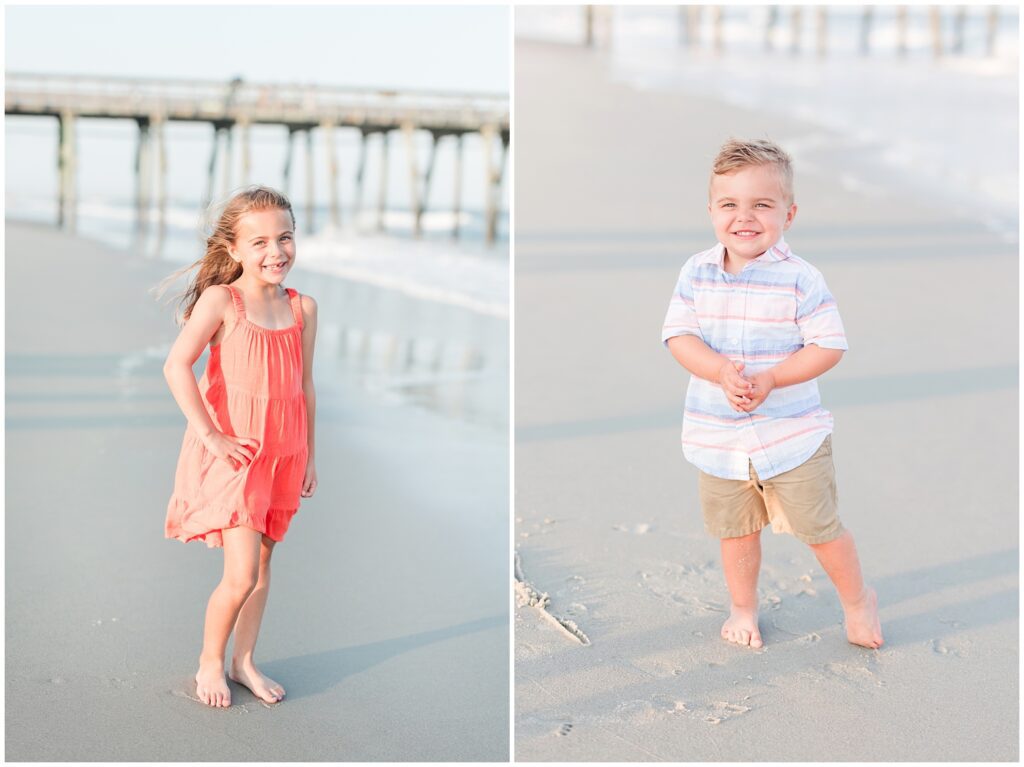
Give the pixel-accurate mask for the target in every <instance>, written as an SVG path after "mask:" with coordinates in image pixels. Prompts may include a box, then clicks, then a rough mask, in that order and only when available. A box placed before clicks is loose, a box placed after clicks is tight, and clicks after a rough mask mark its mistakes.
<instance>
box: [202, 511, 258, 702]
mask: <svg viewBox="0 0 1024 767" xmlns="http://www.w3.org/2000/svg"><path fill="white" fill-rule="evenodd" d="M221 535H222V536H223V538H224V575H223V576H222V577H221V581H220V583H219V584H217V588H215V589H214V590H213V593H212V594H211V595H210V601H209V603H208V604H207V606H206V625H205V627H204V629H203V650H202V653H200V655H199V671H198V672H196V694H197V695H198V696H199V699H200V700H201V701H202V702H203V703H205V704H206V705H208V706H230V705H231V691H230V690H229V689H228V683H227V681H226V680H225V679H224V650H225V648H226V647H227V643H228V636H229V635H230V634H231V627H232V626H234V625H235V619H236V618H237V617H238V612H239V610H241V608H242V605H243V603H244V602H245V600H246V599H247V598H248V596H249V595H250V594H251V593H252V590H253V589H254V588H255V587H256V581H257V577H258V574H259V561H260V533H259V531H257V530H252V529H251V528H248V527H232V528H227V529H225V530H222V531H221Z"/></svg>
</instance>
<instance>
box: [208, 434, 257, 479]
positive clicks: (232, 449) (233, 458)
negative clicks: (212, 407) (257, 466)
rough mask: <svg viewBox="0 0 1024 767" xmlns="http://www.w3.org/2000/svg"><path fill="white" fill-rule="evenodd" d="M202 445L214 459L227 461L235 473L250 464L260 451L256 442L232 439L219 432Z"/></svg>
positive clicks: (243, 438)
mask: <svg viewBox="0 0 1024 767" xmlns="http://www.w3.org/2000/svg"><path fill="white" fill-rule="evenodd" d="M203 444H204V445H206V449H207V450H209V451H210V452H211V453H212V454H213V455H214V456H215V457H216V458H219V459H220V460H222V461H227V462H228V463H229V464H230V465H231V468H232V469H234V470H235V471H239V470H240V469H242V468H244V467H247V466H248V465H249V464H251V463H252V462H253V459H254V458H255V457H256V451H257V450H259V449H260V443H259V441H258V440H255V439H252V438H251V437H233V436H231V435H230V434H224V433H223V432H219V431H215V432H214V433H213V434H211V435H210V436H209V437H207V438H206V439H204V440H203Z"/></svg>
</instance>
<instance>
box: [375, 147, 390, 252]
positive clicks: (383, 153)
mask: <svg viewBox="0 0 1024 767" xmlns="http://www.w3.org/2000/svg"><path fill="white" fill-rule="evenodd" d="M390 149H391V132H390V131H386V130H384V131H381V132H380V189H378V192H377V229H378V231H381V232H383V231H384V212H385V211H386V210H387V207H388V154H389V152H390Z"/></svg>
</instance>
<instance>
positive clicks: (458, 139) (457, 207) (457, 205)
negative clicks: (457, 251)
mask: <svg viewBox="0 0 1024 767" xmlns="http://www.w3.org/2000/svg"><path fill="white" fill-rule="evenodd" d="M454 185H455V189H454V190H453V191H452V237H453V238H455V239H456V240H457V239H458V238H459V218H460V217H461V216H462V134H461V133H458V134H456V135H455V179H454Z"/></svg>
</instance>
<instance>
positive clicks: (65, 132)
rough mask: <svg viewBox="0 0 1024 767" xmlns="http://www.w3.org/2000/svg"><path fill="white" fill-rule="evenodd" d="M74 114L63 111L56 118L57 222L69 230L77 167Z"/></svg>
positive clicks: (71, 224)
mask: <svg viewBox="0 0 1024 767" xmlns="http://www.w3.org/2000/svg"><path fill="white" fill-rule="evenodd" d="M75 119H76V118H75V114H74V112H72V111H71V110H64V111H62V112H61V113H60V115H59V117H58V121H59V122H58V125H59V131H58V132H59V138H58V141H59V144H60V147H59V149H58V152H57V169H58V174H59V176H60V191H59V195H60V197H59V200H58V203H57V222H58V224H59V225H60V226H62V227H67V228H68V229H70V230H72V231H73V230H74V228H75V213H76V209H77V207H78V206H77V199H76V198H77V195H76V185H77V183H78V180H77V178H76V177H75V176H76V173H75V171H76V170H77V166H78V154H77V152H76V148H75Z"/></svg>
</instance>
